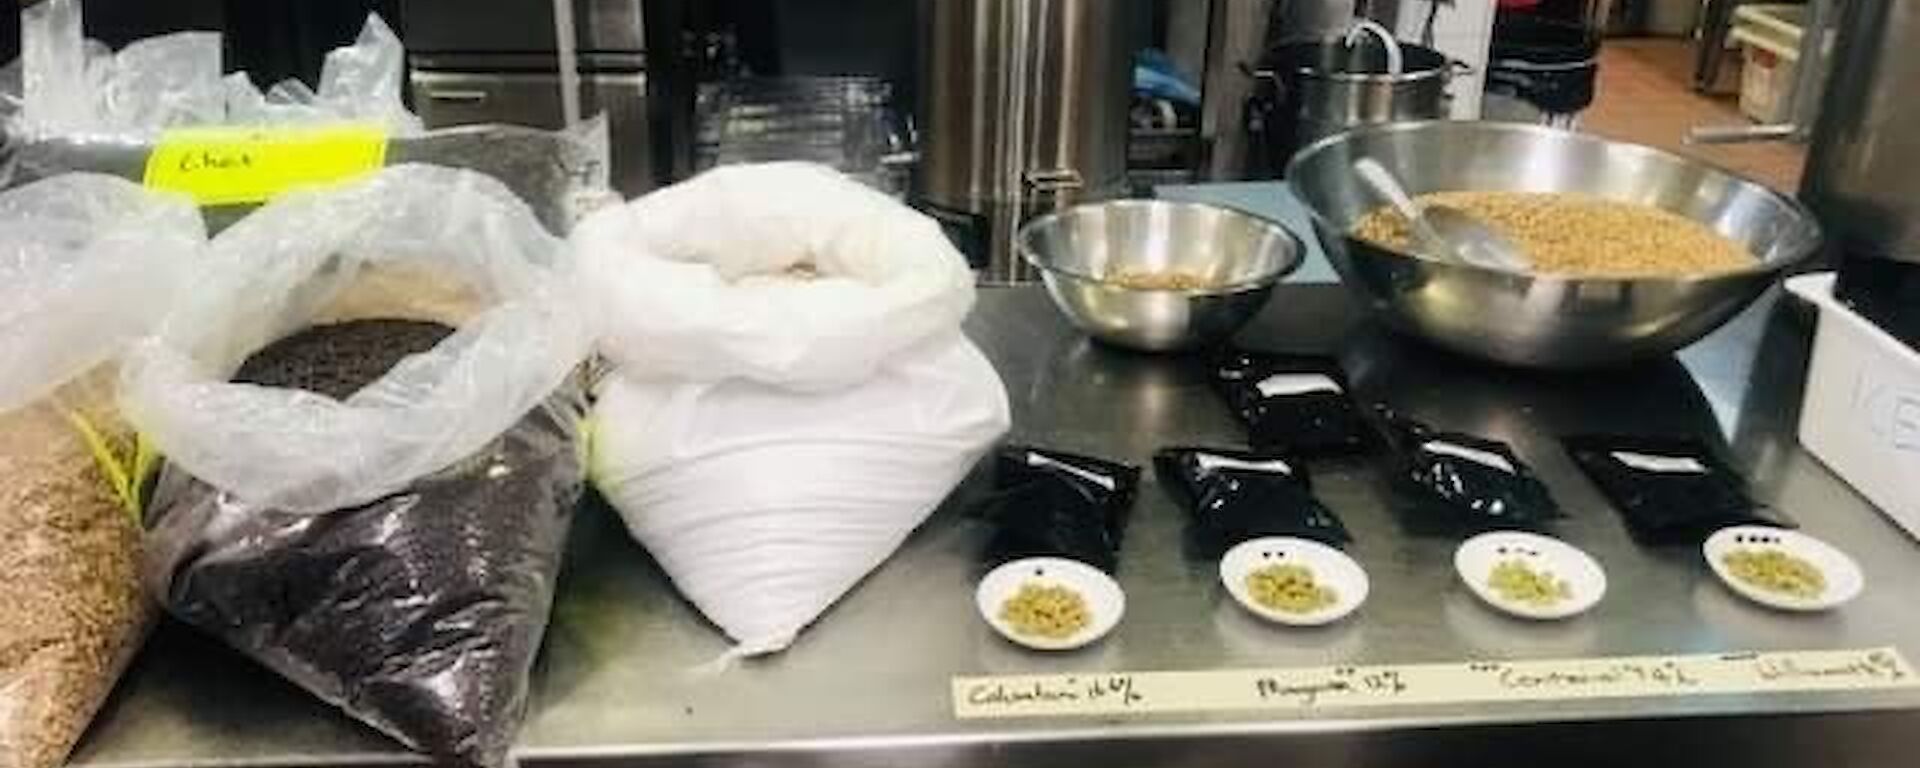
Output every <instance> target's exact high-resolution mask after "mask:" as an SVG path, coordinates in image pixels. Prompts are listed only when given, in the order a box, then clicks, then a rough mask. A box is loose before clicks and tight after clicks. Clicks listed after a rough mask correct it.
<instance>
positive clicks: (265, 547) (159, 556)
mask: <svg viewBox="0 0 1920 768" xmlns="http://www.w3.org/2000/svg"><path fill="white" fill-rule="evenodd" d="M451 332H452V329H451V328H448V327H446V326H441V325H437V324H433V323H424V322H417V321H400V320H356V321H352V322H348V323H341V324H337V325H328V326H316V327H314V328H309V329H307V330H305V331H302V332H300V333H296V334H294V335H293V336H289V337H287V338H286V339H282V340H280V341H278V342H275V343H274V344H272V345H269V346H268V347H266V348H265V349H263V350H261V351H259V352H257V353H255V354H254V355H253V356H252V357H251V358H249V359H248V360H247V362H246V363H245V364H244V365H243V366H242V367H241V369H240V371H239V372H238V373H237V374H236V375H235V376H234V380H236V381H242V382H247V383H252V384H259V385H262V386H272V387H284V388H296V389H302V390H306V391H309V392H314V393H317V394H319V395H325V396H328V397H333V398H344V397H347V396H349V395H351V394H352V393H353V392H355V391H357V390H359V389H360V388H361V387H362V386H364V385H366V384H368V383H369V382H371V381H373V380H374V379H377V378H379V377H380V376H381V375H382V374H384V373H385V372H386V371H387V370H388V369H390V368H392V367H393V366H394V365H395V364H397V363H399V362H400V361H401V360H402V359H403V358H405V357H406V356H408V355H412V354H416V353H419V352H424V351H426V350H427V349H430V348H432V347H433V346H434V345H435V344H438V343H439V342H440V341H441V340H442V339H444V338H445V337H446V336H447V335H448V334H449V333H451ZM584 407H585V397H584V394H583V393H582V392H581V390H580V388H579V387H578V385H577V383H574V382H570V383H568V384H564V385H562V387H561V389H560V390H559V391H556V392H555V393H554V394H553V395H551V396H550V397H549V398H548V399H547V401H546V402H545V403H543V404H541V405H540V406H538V407H536V408H534V409H533V410H531V411H529V412H528V413H527V414H526V415H525V416H524V417H522V418H521V420H520V421H519V422H518V423H516V424H515V425H514V426H513V427H511V428H510V429H508V430H507V432H506V433H504V434H502V435H501V436H500V437H499V438H497V439H495V440H494V441H493V443H491V444H489V445H488V446H486V447H485V448H483V449H481V451H480V452H478V453H476V454H474V455H473V456H472V457H470V458H468V459H466V460H463V461H460V462H456V463H455V464H453V465H450V466H448V467H446V468H444V469H441V470H440V471H438V472H434V473H432V474H429V475H427V476H424V477H421V478H419V479H418V480H415V481H414V482H413V483H412V484H410V485H409V486H407V487H406V488H403V489H401V490H399V491H396V492H394V493H392V494H389V495H387V496H383V497H381V498H378V499H375V500H373V501H370V502H367V503H365V504H362V505H359V506H355V507H350V508H343V509H337V510H331V511H327V512H323V513H319V514H303V513H296V512H290V511H285V510H279V509H265V508H259V507H255V506H251V505H247V504H244V503H242V502H240V501H239V500H237V499H234V498H232V497H230V496H229V495H228V494H225V493H222V492H220V491H219V490H218V489H216V488H213V487H212V486H209V485H207V484H205V483H203V482H201V481H200V480H198V479H196V478H194V477H193V476H191V475H190V474H188V473H187V472H185V471H183V470H182V469H180V468H179V467H177V466H171V465H170V466H168V467H166V468H165V469H163V470H162V472H161V474H160V478H159V480H158V484H157V486H156V489H155V494H154V501H153V504H152V505H151V506H150V507H149V509H148V511H147V525H148V535H147V539H146V541H145V546H146V549H147V565H148V569H149V574H148V581H149V583H150V584H152V585H153V586H154V587H155V592H156V594H157V595H158V597H159V599H160V601H161V602H162V604H163V605H165V607H166V608H167V610H168V611H169V612H170V613H172V614H173V615H174V616H175V617H177V618H179V619H180V620H181V621H183V622H185V623H187V624H189V625H192V626H194V627H196V628H199V629H200V630H202V631H205V632H207V633H209V634H212V635H214V636H216V637H219V638H220V639H222V640H224V641H225V642H226V643H227V644H228V645H230V646H232V647H234V648H236V649H238V650H239V651H241V652H242V653H244V654H246V655H247V656H249V657H251V658H253V659H255V660H257V661H259V662H260V663H262V664H264V665H266V666H267V667H269V668H272V669H273V670H275V671H277V672H279V673H280V674H281V675H283V676H285V677H286V678H288V679H289V680H292V681H293V682H295V683H297V684H299V685H300V686H302V687H304V688H306V689H307V690H309V691H311V692H312V693H314V694H315V695H316V696H318V697H319V698H321V699H322V700H324V701H327V702H328V703H331V704H333V705H335V706H339V707H341V708H343V709H344V710H346V711H347V712H348V713H349V714H351V715H353V716H354V717H355V718H358V719H360V720H362V721H364V722H366V723H368V724H370V725H372V726H374V727H376V728H378V729H379V730H381V731H383V732H385V733H387V734H389V735H391V736H393V737H394V738H396V739H398V740H400V741H401V742H403V743H405V744H406V745H408V746H409V747H412V748H414V749H416V750H419V751H422V752H425V753H427V754H428V755H429V756H431V757H432V758H433V759H434V761H435V762H436V763H438V764H448V765H479V766H498V765H502V764H504V763H505V762H506V758H507V753H508V750H509V748H510V747H511V745H512V743H513V740H514V738H515V737H516V736H517V735H518V733H519V729H520V723H521V719H522V717H523V715H524V714H525V712H526V708H527V701H528V688H529V676H530V673H531V670H532V666H533V662H534V658H535V655H536V653H537V652H538V650H539V648H540V642H541V639H542V636H543V635H544V633H545V631H546V628H547V620H548V610H549V608H550V607H551V605H552V601H553V589H554V583H555V581H556V579H557V578H558V574H559V570H560V561H561V555H562V552H563V550H564V547H565V542H566V535H567V531H568V527H569V524H570V520H571V517H572V514H573V509H574V505H575V503H576V502H577V500H578V499H579V497H580V495H581V493H582V489H583V487H584V467H583V466H582V456H581V451H580V448H579V443H578V433H577V429H578V423H579V420H580V418H581V416H582V414H583V412H584Z"/></svg>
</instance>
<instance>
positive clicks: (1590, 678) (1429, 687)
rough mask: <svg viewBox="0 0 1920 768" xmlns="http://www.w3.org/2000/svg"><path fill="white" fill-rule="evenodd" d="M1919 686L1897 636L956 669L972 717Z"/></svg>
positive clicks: (962, 710) (959, 703)
mask: <svg viewBox="0 0 1920 768" xmlns="http://www.w3.org/2000/svg"><path fill="white" fill-rule="evenodd" d="M1915 687H1920V677H1916V676H1915V674H1914V671H1913V668H1912V667H1911V666H1909V665H1908V664H1907V660H1906V658H1904V657H1902V656H1901V655H1900V652H1899V650H1897V649H1894V648H1890V647H1889V648H1867V649H1854V650H1840V651H1787V652H1771V653H1713V654H1696V655H1683V656H1624V657H1615V658H1586V659H1561V660H1545V661H1471V662H1455V663H1448V664H1401V665H1385V666H1371V667H1362V666H1342V667H1300V668H1287V669H1230V670H1205V671H1189V672H1111V673H1105V674H1100V673H1095V674H1075V675H1029V676H1001V677H956V678H953V713H954V716H955V717H958V718H962V719H972V718H1000V717H1083V716H1102V717H1106V716H1114V715H1150V714H1159V713H1174V712H1217V711H1261V710H1269V711H1295V712H1299V711H1312V710H1317V709H1333V708H1344V707H1378V706H1405V705H1421V704H1472V703H1489V702H1492V703H1498V702H1525V701H1550V700H1577V699H1609V698H1630V697H1648V696H1708V695H1727V694H1741V695H1751V694H1768V693H1797V692H1806V691H1860V690H1887V689H1900V688H1915Z"/></svg>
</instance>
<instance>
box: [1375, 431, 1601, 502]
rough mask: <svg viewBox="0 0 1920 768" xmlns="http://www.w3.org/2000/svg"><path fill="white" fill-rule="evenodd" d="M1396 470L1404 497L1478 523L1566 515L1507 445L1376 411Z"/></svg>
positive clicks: (1529, 468) (1524, 463)
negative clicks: (1391, 447) (1390, 444)
mask: <svg viewBox="0 0 1920 768" xmlns="http://www.w3.org/2000/svg"><path fill="white" fill-rule="evenodd" d="M1380 412H1381V415H1382V416H1383V418H1384V419H1385V421H1386V424H1387V434H1388V436H1389V438H1390V442H1391V443H1392V445H1393V451H1394V474H1395V475H1396V476H1397V480H1398V484H1399V485H1400V486H1401V487H1402V488H1403V489H1404V490H1405V491H1406V492H1407V493H1408V495H1409V496H1410V497H1411V498H1412V499H1414V500H1416V501H1417V502H1419V503H1420V505H1421V506H1423V507H1426V508H1429V509H1445V510H1448V511H1451V512H1452V513H1454V514H1455V516H1456V517H1457V519H1458V520H1459V521H1461V522H1465V523H1468V524H1471V525H1477V526H1482V527H1501V526H1509V525H1512V526H1527V525H1531V524H1534V523H1539V522H1544V521H1548V520H1552V519H1555V518H1559V517H1564V514H1563V513H1562V512H1561V511H1560V505H1559V504H1557V503H1555V502H1554V500H1553V495H1552V494H1551V493H1549V492H1548V491H1547V486H1546V484H1545V483H1543V482H1541V481H1540V478H1539V477H1537V476H1535V475H1534V473H1533V469H1532V468H1531V467H1528V466H1527V464H1526V462H1524V461H1521V460H1520V457H1519V456H1518V455H1516V454H1515V453H1514V452H1513V449H1512V448H1511V447H1509V446H1508V445H1507V444H1506V443H1503V442H1500V441H1498V440H1489V439H1486V438H1481V437H1475V436H1473V435H1466V434H1460V433H1457V432H1436V431H1433V430H1432V429H1431V428H1429V427H1427V425H1425V424H1421V423H1420V422H1417V421H1414V420H1413V419H1409V418H1406V417H1404V416H1400V415H1398V414H1395V413H1393V412H1391V411H1389V410H1387V409H1385V408H1382V409H1380Z"/></svg>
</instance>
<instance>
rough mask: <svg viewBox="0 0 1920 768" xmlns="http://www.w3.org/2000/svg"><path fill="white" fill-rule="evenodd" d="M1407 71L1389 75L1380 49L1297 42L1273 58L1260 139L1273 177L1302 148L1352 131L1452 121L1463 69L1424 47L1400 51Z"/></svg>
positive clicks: (1266, 68) (1267, 68) (1265, 73)
mask: <svg viewBox="0 0 1920 768" xmlns="http://www.w3.org/2000/svg"><path fill="white" fill-rule="evenodd" d="M1400 51H1401V55H1402V56H1403V57H1404V64H1403V66H1402V68H1401V71H1400V72H1399V73H1398V74H1389V72H1388V68H1387V52H1386V48H1385V47H1384V46H1381V45H1379V44H1377V43H1371V42H1368V43H1363V44H1360V45H1353V46H1348V45H1345V44H1344V43H1342V42H1340V41H1338V40H1335V41H1330V42H1318V43H1291V44H1288V45H1281V46H1277V47H1275V48H1273V49H1271V50H1270V51H1268V52H1267V55H1266V57H1265V58H1264V59H1263V60H1262V62H1261V68H1260V69H1259V71H1258V73H1257V74H1259V75H1260V76H1261V77H1262V78H1263V79H1264V80H1265V81H1266V83H1267V87H1268V88H1269V89H1270V93H1269V94H1268V96H1267V98H1268V99H1269V105H1270V106H1269V107H1268V109H1267V111H1266V114H1265V116H1264V118H1263V121H1262V122H1263V125H1262V126H1261V128H1262V132H1263V133H1264V134H1265V137H1266V141H1265V144H1266V149H1267V151H1268V152H1269V153H1271V157H1272V167H1273V168H1274V169H1275V170H1278V169H1280V168H1281V167H1283V166H1285V165H1286V163H1287V161H1288V159H1290V158H1292V157H1293V155H1294V153H1295V152H1297V151H1299V150H1300V148H1301V147H1305V146H1306V145H1308V144H1312V143H1313V142H1316V141H1319V140H1321V139H1323V138H1326V137H1328V136H1332V135H1334V134H1336V133H1339V132H1341V131H1345V130H1347V129H1349V128H1355V127H1358V126H1362V125H1372V124H1376V123H1393V122H1405V121H1416V120H1438V119H1441V118H1444V117H1446V116H1447V108H1448V101H1449V99H1448V95H1447V86H1448V84H1449V83H1451V82H1452V80H1453V78H1454V76H1455V75H1457V74H1459V73H1461V72H1464V71H1465V69H1466V67H1465V65H1462V64H1458V63H1456V62H1454V61H1453V60H1452V59H1449V58H1447V56H1446V54H1443V53H1441V52H1439V51H1436V50H1434V49H1432V48H1427V47H1425V46H1419V45H1413V44H1411V43H1402V44H1400Z"/></svg>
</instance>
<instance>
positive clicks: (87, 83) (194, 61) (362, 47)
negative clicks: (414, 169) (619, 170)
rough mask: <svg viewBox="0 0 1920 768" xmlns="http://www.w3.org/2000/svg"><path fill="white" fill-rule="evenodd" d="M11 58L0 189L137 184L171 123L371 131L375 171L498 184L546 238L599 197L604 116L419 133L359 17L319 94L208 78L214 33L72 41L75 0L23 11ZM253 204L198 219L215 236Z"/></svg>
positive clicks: (388, 47)
mask: <svg viewBox="0 0 1920 768" xmlns="http://www.w3.org/2000/svg"><path fill="white" fill-rule="evenodd" d="M22 23H23V33H22V49H23V54H22V56H21V58H20V59H18V60H16V61H14V62H13V63H12V64H9V65H8V66H7V67H6V69H5V70H4V71H0V116H4V120H5V122H4V125H5V128H6V139H7V147H6V149H7V152H6V153H5V162H4V164H3V165H0V186H7V185H14V184H23V183H30V182H32V181H35V180H38V179H45V178H51V177H55V176H59V175H61V174H66V173H71V172H76V171H83V172H91V173H104V174H112V175H115V176H120V177H122V178H126V179H131V180H134V181H139V180H141V179H142V178H143V177H144V175H145V171H146V165H147V161H148V158H149V157H151V156H152V154H153V152H154V149H155V147H156V146H157V145H158V143H159V142H160V141H161V138H162V136H163V133H164V132H165V131H167V130H169V129H173V128H186V127H220V126H284V125H307V126H321V125H328V124H339V123H352V124H356V125H365V124H367V123H375V124H378V125H381V126H383V127H384V128H385V129H386V130H387V132H388V134H389V139H388V142H387V151H386V162H387V164H388V165H390V166H391V165H403V164H407V163H431V164H434V165H444V166H449V167H455V168H466V169H468V170H474V171H479V172H481V173H485V174H487V175H489V176H493V177H494V178H496V179H499V180H500V181H501V182H502V183H504V184H506V185H507V187H508V188H509V189H512V190H513V192H514V194H516V195H519V196H520V198H521V199H522V200H525V201H526V202H527V204H528V205H531V206H533V208H534V212H535V214H536V215H537V216H538V217H539V219H540V222H541V223H542V224H544V225H545V226H546V227H547V229H548V230H549V231H551V232H556V233H563V232H566V231H568V230H570V229H571V228H572V226H573V222H574V220H575V219H576V218H578V217H579V215H580V214H581V211H582V209H583V207H584V202H583V201H588V200H594V199H597V198H598V197H599V196H601V195H605V194H608V193H607V184H608V165H609V147H608V143H607V126H606V120H605V119H604V117H596V118H592V119H589V120H585V121H582V122H581V123H580V124H579V125H576V126H573V127H570V128H568V129H565V130H561V131H544V130H539V129H534V128H526V127H521V126H509V125H487V126H460V127H454V128H444V129H440V130H434V131H427V130H424V129H423V127H422V124H421V121H420V120H419V118H417V117H415V116H414V115H413V113H411V112H409V111H408V110H407V108H406V105H405V104H404V102H403V100H402V91H403V89H404V88H405V87H406V78H405V75H406V69H405V59H406V51H405V49H404V48H403V47H402V45H401V43H400V40H399V38H398V37H396V36H395V35H394V33H393V31H392V30H391V29H389V28H388V27H387V25H386V23H385V22H383V21H381V20H380V18H379V17H378V16H368V18H367V22H366V25H365V27H363V28H362V30H361V32H360V35H359V37H358V39H356V40H355V42H354V43H353V44H352V45H349V46H346V47H343V48H339V49H336V50H334V51H332V52H330V53H329V54H328V55H327V59H326V61H325V62H324V64H323V66H322V69H321V76H320V83H319V86H318V88H317V89H316V88H312V87H308V86H307V85H306V84H305V83H302V82H300V81H298V80H287V81H283V82H280V83H277V84H275V85H273V86H272V87H270V88H268V89H267V90H266V91H265V92H262V91H261V90H260V89H259V88H258V87H256V86H255V85H254V83H253V81H252V80H251V79H250V78H249V77H248V76H247V74H246V73H244V72H236V73H232V74H229V75H226V76H224V77H223V76H222V75H221V60H220V51H221V39H220V36H219V35H218V34H213V33H204V32H188V33H180V34H174V35H163V36H160V37H155V38H149V39H146V40H140V41H137V42H134V43H132V44H130V45H128V46H127V47H126V48H124V49H122V50H121V51H120V52H118V53H114V52H112V51H109V50H107V48H106V46H104V45H102V44H100V43H99V42H97V41H92V40H87V39H85V38H84V37H83V36H82V34H81V14H80V3H79V2H78V0H47V2H44V3H41V4H40V5H38V6H35V7H34V8H31V9H29V10H27V11H25V12H23V15H22ZM252 208H253V206H252V205H237V206H220V207H213V208H208V209H206V210H205V211H204V215H205V216H206V218H207V222H208V225H209V228H210V229H211V230H213V231H219V230H221V229H224V228H225V227H226V226H227V225H229V224H231V223H232V222H233V221H235V220H237V219H239V218H240V217H241V216H243V215H245V214H246V213H247V212H248V211H250V210H252Z"/></svg>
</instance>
